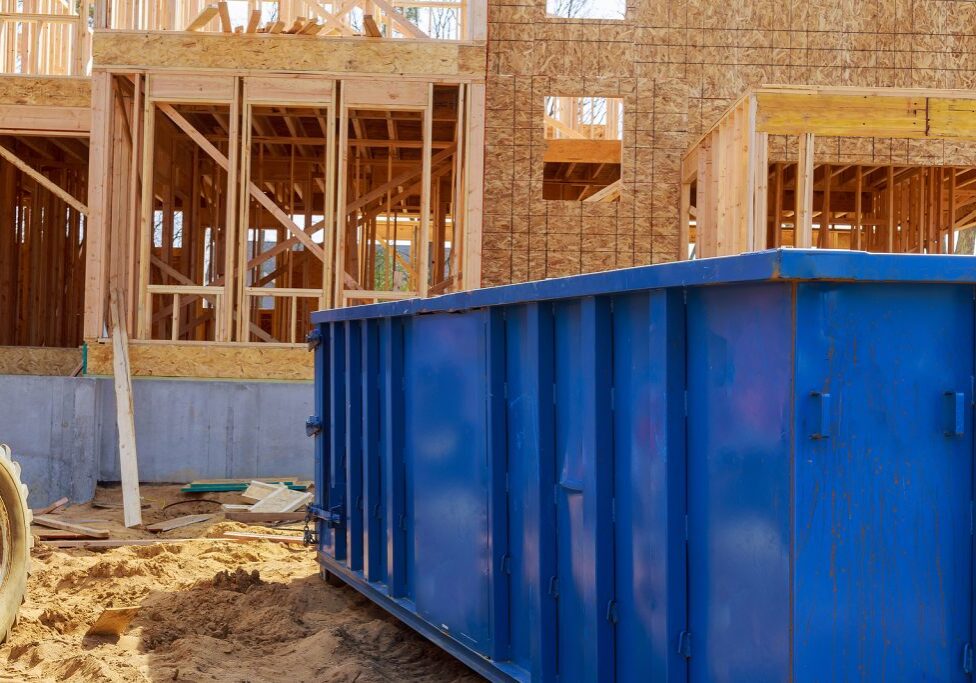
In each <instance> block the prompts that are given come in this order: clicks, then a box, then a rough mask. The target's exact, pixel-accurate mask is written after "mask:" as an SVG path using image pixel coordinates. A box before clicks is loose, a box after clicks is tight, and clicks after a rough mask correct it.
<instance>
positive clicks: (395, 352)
mask: <svg viewBox="0 0 976 683" xmlns="http://www.w3.org/2000/svg"><path fill="white" fill-rule="evenodd" d="M382 324H383V334H384V335H385V336H386V344H385V349H384V350H385V352H386V357H385V359H384V366H385V367H386V375H385V377H384V382H385V386H384V392H383V393H384V406H383V413H384V415H383V440H384V444H385V447H386V449H385V451H386V452H385V453H383V472H384V475H385V476H384V481H385V482H386V501H387V502H386V511H387V515H386V529H387V532H386V538H387V541H386V568H387V572H388V575H387V588H388V590H389V592H390V596H391V597H394V598H398V597H402V596H403V595H405V594H406V587H407V567H406V530H405V528H404V525H405V523H406V520H405V519H404V515H405V514H406V510H405V508H404V502H405V501H404V499H405V496H406V491H405V486H406V483H405V481H404V470H403V321H402V320H401V319H400V318H387V319H386V320H383V323H382Z"/></svg>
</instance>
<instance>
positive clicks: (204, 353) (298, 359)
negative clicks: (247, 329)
mask: <svg viewBox="0 0 976 683" xmlns="http://www.w3.org/2000/svg"><path fill="white" fill-rule="evenodd" d="M111 351H112V350H111V347H110V346H109V345H108V344H104V343H100V342H94V343H89V344H88V365H87V374H89V375H103V376H110V375H112V352H111ZM129 363H130V365H131V368H132V375H133V376H134V377H198V378H213V379H267V380H294V381H310V380H311V379H312V371H313V367H314V358H313V355H312V354H311V353H309V352H308V351H307V350H306V349H305V348H304V347H284V346H272V345H264V346H244V345H237V344H186V343H183V344H180V343H173V344H171V343H152V344H146V343H140V342H138V341H133V342H130V344H129Z"/></svg>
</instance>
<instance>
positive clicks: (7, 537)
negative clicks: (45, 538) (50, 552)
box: [0, 444, 34, 641]
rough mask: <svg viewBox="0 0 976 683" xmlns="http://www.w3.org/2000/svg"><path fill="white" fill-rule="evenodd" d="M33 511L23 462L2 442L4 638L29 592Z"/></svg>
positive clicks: (0, 616) (0, 621)
mask: <svg viewBox="0 0 976 683" xmlns="http://www.w3.org/2000/svg"><path fill="white" fill-rule="evenodd" d="M31 517H32V515H31V511H30V508H29V507H27V486H25V485H24V484H23V482H21V481H20V465H18V464H17V463H15V462H14V461H13V460H12V459H11V457H10V447H9V446H7V445H6V444H0V637H2V639H3V640H4V641H6V640H7V636H8V635H9V633H10V629H11V628H13V626H14V625H15V624H16V623H17V613H18V612H19V611H20V606H21V604H23V602H24V595H25V594H26V592H27V574H28V571H29V570H30V551H31V548H32V547H33V546H34V537H33V535H31V532H30V523H31Z"/></svg>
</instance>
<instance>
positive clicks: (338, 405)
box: [325, 323, 346, 561]
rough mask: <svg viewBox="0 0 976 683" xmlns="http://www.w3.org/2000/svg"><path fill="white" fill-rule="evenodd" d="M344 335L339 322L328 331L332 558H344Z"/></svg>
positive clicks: (329, 535) (329, 531)
mask: <svg viewBox="0 0 976 683" xmlns="http://www.w3.org/2000/svg"><path fill="white" fill-rule="evenodd" d="M345 347H346V334H345V329H344V326H343V324H342V323H333V324H332V325H330V329H329V358H330V362H331V365H332V371H331V381H330V382H329V389H330V391H331V395H330V397H329V408H330V410H329V462H328V472H329V483H328V485H329V489H328V490H329V495H328V509H329V511H330V512H332V513H335V514H336V515H338V519H334V521H333V522H332V527H331V529H329V530H328V531H327V532H326V534H325V536H326V537H327V539H328V543H329V544H330V545H331V547H332V557H333V558H335V559H336V560H339V561H343V560H345V559H346V536H345V531H344V530H345V523H344V520H345V495H346V480H345V450H346V354H345V350H346V349H345Z"/></svg>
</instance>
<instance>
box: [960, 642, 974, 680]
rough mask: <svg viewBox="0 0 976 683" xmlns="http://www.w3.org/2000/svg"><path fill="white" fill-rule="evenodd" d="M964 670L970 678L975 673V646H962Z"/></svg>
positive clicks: (967, 644) (968, 644)
mask: <svg viewBox="0 0 976 683" xmlns="http://www.w3.org/2000/svg"><path fill="white" fill-rule="evenodd" d="M962 670H963V673H965V674H966V675H968V676H971V675H972V673H973V644H972V643H966V644H965V645H963V646H962Z"/></svg>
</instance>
